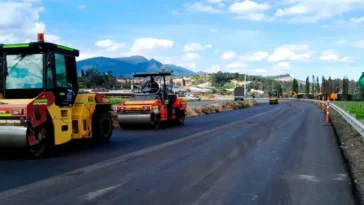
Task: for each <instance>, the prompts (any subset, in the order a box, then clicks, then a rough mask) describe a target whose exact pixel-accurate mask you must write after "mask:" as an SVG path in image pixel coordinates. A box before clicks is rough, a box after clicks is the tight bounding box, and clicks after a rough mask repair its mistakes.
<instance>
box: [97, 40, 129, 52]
mask: <svg viewBox="0 0 364 205" xmlns="http://www.w3.org/2000/svg"><path fill="white" fill-rule="evenodd" d="M95 46H98V47H101V48H104V49H107V50H108V51H117V50H119V49H121V48H124V47H125V46H126V45H125V44H123V43H118V42H115V41H112V40H110V39H105V40H101V41H97V42H95Z"/></svg>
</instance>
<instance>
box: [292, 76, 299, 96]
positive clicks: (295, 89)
mask: <svg viewBox="0 0 364 205" xmlns="http://www.w3.org/2000/svg"><path fill="white" fill-rule="evenodd" d="M292 89H293V92H296V93H298V82H297V80H296V79H293V82H292Z"/></svg>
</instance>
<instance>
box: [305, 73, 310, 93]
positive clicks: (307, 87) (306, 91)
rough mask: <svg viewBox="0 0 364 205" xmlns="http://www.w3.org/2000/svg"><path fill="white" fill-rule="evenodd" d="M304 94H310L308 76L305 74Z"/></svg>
mask: <svg viewBox="0 0 364 205" xmlns="http://www.w3.org/2000/svg"><path fill="white" fill-rule="evenodd" d="M305 93H306V96H308V95H309V94H310V78H309V76H307V78H306V89H305Z"/></svg>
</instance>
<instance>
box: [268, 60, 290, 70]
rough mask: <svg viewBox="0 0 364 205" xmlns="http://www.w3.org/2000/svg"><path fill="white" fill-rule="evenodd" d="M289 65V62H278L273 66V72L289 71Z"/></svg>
mask: <svg viewBox="0 0 364 205" xmlns="http://www.w3.org/2000/svg"><path fill="white" fill-rule="evenodd" d="M290 66H291V64H290V63H289V62H279V63H277V64H275V65H273V68H272V70H273V71H282V70H289V68H290Z"/></svg>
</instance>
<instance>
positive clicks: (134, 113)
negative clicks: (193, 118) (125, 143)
mask: <svg viewBox="0 0 364 205" xmlns="http://www.w3.org/2000/svg"><path fill="white" fill-rule="evenodd" d="M171 74H172V73H171V72H166V71H162V72H155V73H134V74H133V81H132V89H133V92H134V94H133V96H131V97H130V98H129V99H128V100H126V101H124V102H122V103H121V104H119V105H118V106H117V108H116V111H117V114H118V121H119V125H120V127H121V128H123V129H128V128H141V127H148V128H152V129H158V127H159V124H160V123H161V122H173V123H174V124H177V125H181V124H184V120H185V112H186V108H187V104H186V101H185V100H183V99H182V98H179V97H178V96H177V95H176V94H173V92H168V90H167V85H166V76H170V75H171ZM135 78H143V79H144V82H142V83H141V85H140V86H139V88H137V89H134V87H135V85H134V79H135ZM158 80H159V82H157V81H158Z"/></svg>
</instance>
